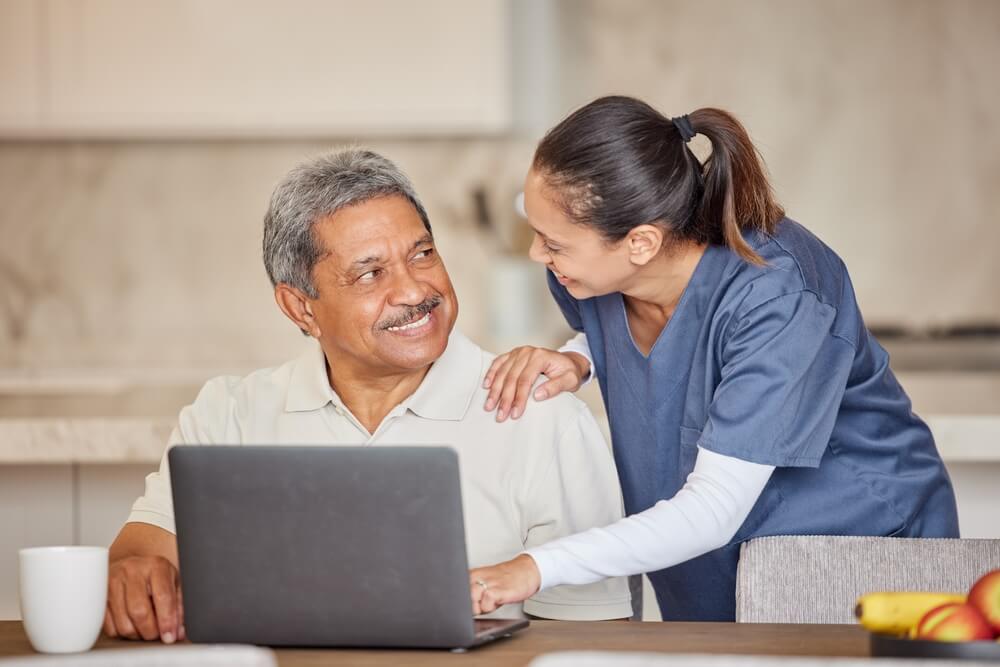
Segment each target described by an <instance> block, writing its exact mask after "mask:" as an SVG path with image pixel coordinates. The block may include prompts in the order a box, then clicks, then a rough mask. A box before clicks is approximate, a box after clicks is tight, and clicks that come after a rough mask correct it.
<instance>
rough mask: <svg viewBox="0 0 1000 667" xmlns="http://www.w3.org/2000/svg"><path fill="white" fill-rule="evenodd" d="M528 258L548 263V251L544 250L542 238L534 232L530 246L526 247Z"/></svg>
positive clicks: (540, 262)
mask: <svg viewBox="0 0 1000 667" xmlns="http://www.w3.org/2000/svg"><path fill="white" fill-rule="evenodd" d="M528 259H530V260H531V261H533V262H538V263H539V264H548V263H549V253H547V252H546V251H545V244H544V243H542V238H541V237H540V236H539V235H538V234H535V236H534V238H532V239H531V246H530V247H529V248H528Z"/></svg>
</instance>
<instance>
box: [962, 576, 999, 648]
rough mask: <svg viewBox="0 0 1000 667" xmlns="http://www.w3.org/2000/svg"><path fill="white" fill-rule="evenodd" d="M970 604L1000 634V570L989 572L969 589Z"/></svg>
mask: <svg viewBox="0 0 1000 667" xmlns="http://www.w3.org/2000/svg"><path fill="white" fill-rule="evenodd" d="M968 602H969V604H971V605H972V606H973V607H975V608H976V609H978V610H979V613H980V614H982V615H983V618H985V619H986V620H987V621H988V622H989V624H990V625H991V626H992V627H993V632H994V633H998V634H1000V570H993V571H992V572H987V573H986V574H984V575H983V576H981V577H980V578H979V581H977V582H976V583H974V584H973V585H972V588H970V589H969V598H968Z"/></svg>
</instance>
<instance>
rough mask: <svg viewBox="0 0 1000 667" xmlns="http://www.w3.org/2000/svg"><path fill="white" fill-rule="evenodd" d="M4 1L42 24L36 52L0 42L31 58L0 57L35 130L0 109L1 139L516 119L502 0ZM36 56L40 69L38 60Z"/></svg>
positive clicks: (461, 125) (410, 129)
mask: <svg viewBox="0 0 1000 667" xmlns="http://www.w3.org/2000/svg"><path fill="white" fill-rule="evenodd" d="M12 7H14V8H16V9H17V11H15V9H6V8H5V10H4V11H5V12H6V13H10V14H12V16H13V18H15V19H16V20H17V21H18V22H19V24H24V25H27V24H28V23H30V22H31V21H32V20H36V21H40V22H41V24H42V25H40V26H38V29H37V30H36V33H37V34H38V35H39V36H38V40H39V41H38V42H37V44H35V46H36V47H40V48H36V49H34V51H33V49H32V46H33V44H32V43H29V42H31V38H29V37H25V38H23V39H22V40H21V41H24V42H25V43H24V44H22V43H21V42H16V43H15V44H12V45H7V46H3V47H0V48H3V49H4V50H5V51H6V50H8V49H16V50H17V58H18V59H19V60H18V61H17V62H18V63H21V62H24V63H25V64H24V65H21V64H15V65H10V66H8V67H7V69H11V68H13V69H14V70H15V73H14V74H12V75H8V76H6V78H4V79H0V96H2V97H3V98H4V99H6V98H8V97H10V96H11V94H12V93H18V94H17V95H16V96H17V97H19V98H21V101H19V102H18V104H20V105H27V106H25V109H24V110H21V111H18V113H20V114H22V115H24V114H27V115H29V116H30V115H31V114H33V113H36V112H37V116H38V119H39V120H38V125H37V127H36V129H34V130H32V129H31V128H30V127H28V128H26V127H25V126H24V125H23V124H22V125H17V124H14V123H9V122H3V121H2V120H0V136H4V135H6V136H30V135H33V134H35V135H42V136H45V135H48V136H57V137H74V136H120V137H160V136H195V137H197V136H208V137H213V136H268V135H270V136H296V135H298V136H308V135H317V134H320V135H331V134H332V135H340V136H345V135H348V136H349V135H354V134H365V135H371V134H376V135H377V134H396V135H400V134H410V135H412V134H439V135H440V134H466V133H496V132H500V131H504V130H506V129H508V128H509V126H510V124H511V115H512V109H511V107H512V103H511V101H510V92H509V88H510V82H509V70H510V64H509V62H508V60H509V35H508V33H509V25H508V24H509V20H508V16H507V14H508V7H507V0H476V1H475V2H467V1H466V0H421V1H420V2H410V1H407V0H367V1H366V2H354V1H351V0H283V1H282V2H277V1H272V2H254V3H247V2H240V1H239V0H213V1H212V2H204V1H203V0H144V1H143V2H134V1H132V0H15V2H14V4H13V5H12ZM39 7H41V8H43V11H40V10H39ZM32 9H34V10H35V11H34V13H33V12H32ZM3 30H4V33H6V32H12V33H13V32H18V33H20V32H21V31H19V30H16V29H15V28H4V29H3ZM27 32H28V33H30V32H31V31H30V30H28V31H27ZM3 36H4V37H6V34H4V35H3ZM39 53H41V56H39V55H38V54H39ZM34 57H41V58H43V60H44V63H45V67H34V68H32V67H31V64H32V62H33V61H32V58H34ZM32 73H33V74H32ZM8 80H9V81H8Z"/></svg>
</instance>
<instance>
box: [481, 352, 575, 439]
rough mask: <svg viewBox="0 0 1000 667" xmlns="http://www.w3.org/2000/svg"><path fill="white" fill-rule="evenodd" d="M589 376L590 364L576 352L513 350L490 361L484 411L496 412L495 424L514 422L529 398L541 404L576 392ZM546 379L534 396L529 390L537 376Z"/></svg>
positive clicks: (485, 384) (484, 384)
mask: <svg viewBox="0 0 1000 667" xmlns="http://www.w3.org/2000/svg"><path fill="white" fill-rule="evenodd" d="M589 373H590V362H589V361H588V360H587V358H586V357H584V356H583V355H582V354H578V353H576V352H557V351H556V350H549V349H546V348H544V347H531V346H530V345H526V346H524V347H516V348H514V349H513V350H511V351H510V352H507V353H506V354H501V355H500V356H499V357H497V358H496V359H494V360H493V364H492V365H491V366H490V369H489V370H488V371H487V372H486V378H485V379H484V380H483V387H484V388H486V389H489V390H490V391H489V396H488V397H487V399H486V405H485V406H484V408H485V409H486V411H487V412H489V411H491V410H493V409H494V408H496V410H497V417H496V419H497V421H498V422H502V421H504V420H505V419H507V417H508V416H509V417H510V418H511V419H517V418H518V417H520V416H521V415H522V414H523V413H524V408H525V406H526V405H527V403H528V396H529V395H532V396H534V399H535V400H536V401H544V400H545V399H547V398H552V397H553V396H556V395H558V394H561V393H562V392H564V391H576V390H577V389H579V388H580V384H581V383H582V382H583V380H584V378H586V377H587V375H588V374H589ZM542 374H544V375H545V376H546V377H548V382H545V383H544V384H542V385H541V386H539V387H538V389H536V390H535V392H534V394H531V387H532V386H533V385H534V384H535V380H537V379H538V376H539V375H542Z"/></svg>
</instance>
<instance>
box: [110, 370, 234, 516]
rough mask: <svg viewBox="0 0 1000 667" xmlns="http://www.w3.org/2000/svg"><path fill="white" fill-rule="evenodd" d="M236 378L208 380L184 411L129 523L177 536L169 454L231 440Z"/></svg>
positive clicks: (149, 476)
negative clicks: (181, 447) (229, 423)
mask: <svg viewBox="0 0 1000 667" xmlns="http://www.w3.org/2000/svg"><path fill="white" fill-rule="evenodd" d="M235 380H237V378H228V377H220V378H215V379H213V380H209V381H208V382H207V383H206V384H205V386H204V387H202V389H201V391H200V392H198V397H197V398H196V399H195V401H194V403H192V404H191V405H188V406H187V407H185V408H183V409H182V410H181V413H180V416H179V417H178V420H177V421H178V423H177V426H176V427H175V428H174V430H173V432H172V433H171V434H170V439H169V440H168V441H167V447H166V449H165V450H164V452H163V458H162V459H160V468H159V470H157V471H156V472H153V473H150V474H148V475H146V490H145V492H144V493H143V495H142V496H140V497H139V499H138V500H136V501H135V503H133V505H132V511H131V513H130V514H129V516H128V519H127V521H126V522H127V523H133V522H138V523H149V524H152V525H154V526H158V527H159V528H162V529H163V530H166V531H169V532H171V533H176V532H177V530H176V527H175V525H174V501H173V495H172V492H171V488H170V466H169V464H168V462H167V453H168V452H169V451H170V448H171V447H174V446H175V445H209V444H219V443H223V442H227V441H230V442H231V441H232V439H231V438H226V430H227V429H226V424H227V421H228V419H227V416H228V415H229V414H230V412H231V410H230V409H229V407H230V404H231V393H230V390H229V385H230V383H231V382H232V381H235Z"/></svg>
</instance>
